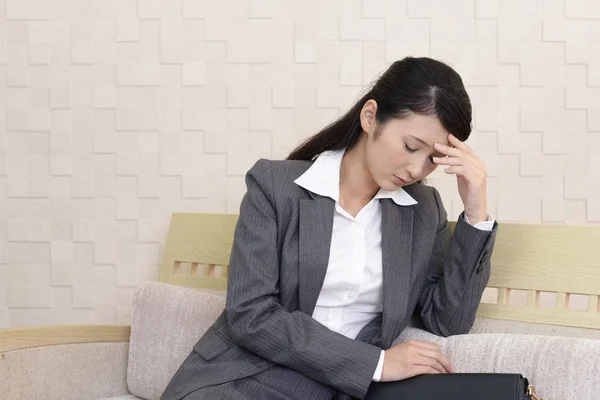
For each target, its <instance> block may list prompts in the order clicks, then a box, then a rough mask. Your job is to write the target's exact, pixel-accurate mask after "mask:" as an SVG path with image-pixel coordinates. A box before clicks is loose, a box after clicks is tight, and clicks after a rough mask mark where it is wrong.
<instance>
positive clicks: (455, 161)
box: [433, 157, 465, 165]
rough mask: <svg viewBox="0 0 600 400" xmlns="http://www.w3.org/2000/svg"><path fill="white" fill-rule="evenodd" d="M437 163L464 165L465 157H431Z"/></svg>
mask: <svg viewBox="0 0 600 400" xmlns="http://www.w3.org/2000/svg"><path fill="white" fill-rule="evenodd" d="M433 162H434V163H435V164H437V165H464V163H465V159H464V158H460V157H433Z"/></svg>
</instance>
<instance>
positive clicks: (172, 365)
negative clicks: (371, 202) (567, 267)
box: [0, 282, 600, 400]
mask: <svg viewBox="0 0 600 400" xmlns="http://www.w3.org/2000/svg"><path fill="white" fill-rule="evenodd" d="M223 294H224V292H222V291H216V290H197V289H191V288H186V287H180V286H176V285H173V284H168V283H161V282H146V283H144V284H142V285H140V286H139V287H138V288H137V290H136V293H135V295H134V299H133V313H132V325H131V332H130V337H129V341H120V342H119V341H114V342H98V343H92V342H88V343H77V344H58V345H47V346H37V347H30V348H23V349H18V350H12V351H2V352H1V353H0V399H2V400H17V399H18V400H33V399H36V400H37V399H44V400H53V399H56V400H58V399H60V400H71V399H73V400H75V399H77V400H84V399H90V400H92V399H93V400H99V399H103V400H107V399H111V400H133V399H146V400H157V399H159V398H160V395H161V393H162V391H163V390H164V388H165V387H166V385H167V383H168V382H169V380H170V378H171V376H172V375H173V374H174V373H175V371H176V370H177V368H178V367H179V366H180V365H181V363H182V362H183V360H184V359H185V357H186V356H187V355H188V354H189V352H190V351H191V350H192V347H193V345H194V344H195V343H196V341H197V340H198V338H199V337H200V336H201V335H202V334H203V333H204V331H205V330H206V329H208V327H209V326H210V325H211V324H212V322H213V321H214V320H215V319H216V318H217V316H218V315H219V314H220V313H221V312H222V310H223V308H224V305H225V296H224V295H223ZM492 331H494V332H492ZM517 331H518V332H520V333H514V332H517ZM541 331H542V332H544V334H543V335H540V334H539V333H540V332H541ZM505 332H512V333H505ZM533 332H536V333H537V334H532V333H533ZM1 337H2V333H0V338H1ZM599 339H600V331H598V330H593V329H581V328H567V327H561V326H540V325H536V324H526V323H518V322H514V321H494V320H485V319H480V318H478V320H477V322H476V324H475V326H474V328H473V330H472V331H471V333H469V334H468V335H460V336H453V337H449V338H442V337H438V336H435V335H432V334H430V333H428V332H425V331H422V330H419V329H416V328H407V329H406V330H405V331H404V332H403V333H402V335H401V336H400V337H399V338H398V339H397V341H396V342H401V341H406V340H422V341H428V342H433V343H437V344H439V345H440V347H441V348H442V350H443V352H444V353H445V354H446V355H447V356H448V357H449V358H450V359H451V360H452V361H453V363H454V364H455V366H456V368H457V370H458V372H514V373H521V374H523V375H525V376H526V377H528V378H529V379H530V380H531V382H532V383H533V384H534V385H535V386H536V388H537V391H538V394H539V395H541V396H543V397H545V398H547V399H549V400H567V399H590V400H591V399H595V398H596V397H595V395H596V394H597V393H600V340H599ZM1 343H2V340H1V339H0V344H1ZM199 379H201V377H199Z"/></svg>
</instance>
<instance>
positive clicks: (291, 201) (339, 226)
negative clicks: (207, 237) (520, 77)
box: [161, 58, 497, 400]
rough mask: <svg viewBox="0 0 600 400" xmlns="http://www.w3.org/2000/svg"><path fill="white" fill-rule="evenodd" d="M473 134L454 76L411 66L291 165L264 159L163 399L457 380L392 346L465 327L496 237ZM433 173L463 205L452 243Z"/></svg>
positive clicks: (430, 348) (282, 398)
mask: <svg viewBox="0 0 600 400" xmlns="http://www.w3.org/2000/svg"><path fill="white" fill-rule="evenodd" d="M470 133H471V104H470V101H469V97H468V95H467V93H466V91H465V88H464V85H463V83H462V80H461V78H460V76H459V75H458V74H457V73H456V72H455V71H454V70H453V69H452V68H450V67H449V66H447V65H446V64H443V63H441V62H439V61H436V60H432V59H429V58H405V59H403V60H400V61H397V62H395V63H394V64H392V65H391V66H390V67H389V69H388V70H387V71H386V72H385V73H384V74H383V75H382V76H381V78H380V79H379V80H378V81H377V82H376V83H375V85H374V86H373V88H372V89H371V90H370V91H369V93H367V94H366V95H365V96H364V97H363V98H362V99H361V100H360V101H359V102H358V103H357V104H356V105H355V106H354V107H352V108H351V109H350V111H348V113H347V114H345V115H344V116H343V117H341V118H340V119H339V120H338V121H336V122H334V123H333V124H331V125H330V126H328V127H326V128H325V129H323V130H322V131H321V132H320V133H318V134H316V135H315V136H313V137H312V138H310V139H308V140H307V141H306V142H305V143H304V144H302V145H301V146H300V147H299V148H297V149H296V150H294V151H293V152H292V153H291V154H290V156H289V158H288V159H287V160H284V161H268V160H259V161H258V162H257V163H256V164H255V165H254V166H253V167H252V169H251V170H250V171H249V172H248V174H247V177H246V183H247V187H248V190H247V193H246V195H245V197H244V199H243V201H242V204H241V209H240V216H239V222H238V224H237V227H236V230H235V237H234V243H233V249H232V254H231V260H230V264H229V283H228V291H227V305H226V309H225V310H224V312H223V314H222V315H221V316H220V317H219V318H218V319H217V321H216V322H215V323H214V325H213V326H212V327H211V328H210V329H209V330H208V331H207V332H206V334H205V335H204V336H202V338H200V340H199V341H198V343H197V344H196V345H195V346H194V350H193V351H192V352H191V354H190V355H189V356H188V358H187V359H186V360H185V361H184V363H183V365H182V366H181V367H180V368H179V370H178V371H177V372H176V374H175V376H174V377H173V379H172V380H171V382H170V383H169V385H168V387H167V388H166V390H165V392H164V393H163V395H162V397H161V399H162V400H175V399H185V400H205V399H206V400H209V399H210V400H213V399H231V400H243V399H257V400H290V399H294V400H326V399H333V398H335V399H347V398H351V397H354V398H363V397H364V395H365V393H366V392H367V389H368V388H369V385H370V384H371V383H372V382H377V381H393V380H401V379H407V378H409V377H412V376H415V375H419V374H435V373H449V372H453V368H452V365H451V363H450V361H449V360H448V359H447V358H446V357H445V356H444V355H443V354H442V353H441V352H440V349H439V348H438V347H437V346H435V345H432V344H428V343H419V342H407V343H401V344H399V345H396V346H394V347H391V345H392V342H393V341H394V339H395V338H396V337H397V336H398V335H399V334H400V333H401V332H402V331H403V330H404V328H405V327H406V326H407V325H408V324H409V322H410V321H411V317H413V316H416V317H417V320H418V322H419V323H420V324H422V326H423V327H424V328H425V329H427V330H428V331H430V332H433V333H435V334H437V335H443V336H449V335H455V334H461V333H466V332H467V331H469V329H470V328H471V326H472V324H473V321H474V318H475V312H476V310H477V307H478V304H479V302H480V299H481V296H482V293H483V290H484V288H485V286H486V284H487V282H488V279H489V274H490V262H489V260H490V256H491V253H492V247H493V243H494V237H495V234H496V230H497V224H496V222H495V221H493V220H492V219H491V218H490V217H489V216H488V213H487V207H486V167H485V164H484V162H483V161H482V160H481V158H479V157H478V156H477V154H475V153H474V152H473V150H472V149H470V148H469V147H468V146H467V145H466V144H464V143H463V142H464V141H465V140H466V139H467V138H468V137H469V135H470ZM438 165H443V166H445V167H446V169H445V172H446V173H448V174H452V175H455V176H456V178H457V184H458V190H459V192H460V196H461V199H462V201H463V203H464V212H463V213H461V215H460V216H459V217H458V221H457V225H456V227H455V230H454V233H453V235H451V233H450V230H449V226H448V221H447V216H446V211H445V210H444V207H443V204H442V201H441V199H440V195H439V193H438V191H437V190H436V189H434V188H432V187H430V186H426V185H424V184H422V183H421V180H422V179H423V178H425V177H426V176H427V175H429V174H431V173H432V172H433V171H434V170H435V169H436V167H437V166H438Z"/></svg>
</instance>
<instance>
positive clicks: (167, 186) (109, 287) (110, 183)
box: [0, 0, 600, 328]
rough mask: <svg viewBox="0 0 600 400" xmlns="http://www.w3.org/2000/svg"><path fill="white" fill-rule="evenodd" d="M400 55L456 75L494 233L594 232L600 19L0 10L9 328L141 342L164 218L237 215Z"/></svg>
mask: <svg viewBox="0 0 600 400" xmlns="http://www.w3.org/2000/svg"><path fill="white" fill-rule="evenodd" d="M342 4H343V8H342ZM407 54H412V55H426V56H432V57H435V58H439V59H442V60H444V61H446V62H448V63H450V64H452V65H453V66H455V68H456V69H457V70H458V71H459V72H460V73H461V75H462V76H463V78H464V80H465V82H466V84H467V86H468V90H469V93H470V95H471V97H472V101H473V103H474V128H475V133H474V134H473V137H472V139H471V140H469V144H471V146H472V147H473V148H475V149H476V150H477V151H478V152H479V153H480V154H481V155H482V156H483V157H484V158H485V159H486V160H487V162H488V166H489V208H490V212H491V213H492V214H494V216H496V217H497V218H498V219H499V220H500V221H504V222H509V221H520V222H531V223H559V224H560V223H566V224H577V225H579V224H600V179H599V178H598V176H599V175H600V2H598V1H597V0H567V1H565V0H545V1H542V0H527V1H523V0H514V1H506V0H501V1H500V0H495V1H494V0H481V1H473V0H471V1H463V0H429V1H426V0H405V1H402V0H365V1H357V0H345V1H343V2H342V1H323V0H318V1H317V0H311V1H306V0H305V1H292V0H289V1H283V0H281V1H274V0H259V1H254V0H251V1H248V0H246V1H244V0H230V1H225V0H223V1H220V0H219V1H214V0H211V1H205V0H181V1H174V0H139V1H138V0H96V1H92V0H52V1H50V0H0V81H1V82H2V84H1V87H0V103H1V108H2V110H3V111H4V112H2V113H0V328H6V327H18V326H25V325H39V324H63V323H76V324H78V323H128V322H129V318H130V304H131V296H132V293H133V290H134V288H135V287H136V286H137V285H138V284H139V283H141V282H143V281H146V280H155V279H157V277H158V264H159V262H160V259H161V251H162V247H161V243H162V242H163V241H164V239H165V235H166V230H167V226H168V218H169V215H170V213H171V212H173V211H197V212H219V213H221V212H229V213H236V212H237V210H238V206H239V202H240V199H241V197H242V195H243V193H244V190H245V186H244V181H243V179H244V178H243V176H244V173H245V172H246V170H247V169H248V168H249V167H250V166H251V165H252V164H253V163H254V161H255V160H256V159H257V158H259V157H273V158H281V157H283V156H285V155H286V153H287V152H289V151H290V150H291V149H292V148H293V147H294V146H295V145H296V144H297V143H298V142H299V141H300V140H301V139H303V138H305V137H307V136H308V135H310V134H311V133H314V132H315V130H317V129H318V128H319V127H321V126H323V125H325V124H326V123H328V122H330V121H332V120H333V119H334V118H335V117H336V116H338V115H339V113H340V112H341V111H343V110H345V108H346V107H348V106H349V105H350V104H351V103H352V102H353V100H354V99H355V98H356V97H357V95H358V93H359V92H360V90H361V88H362V87H363V85H365V84H367V83H368V82H369V81H370V80H371V79H372V78H373V77H375V76H376V74H377V73H379V72H380V71H382V70H383V69H385V67H386V66H387V65H389V64H390V63H391V62H392V61H394V60H396V59H398V58H402V57H404V56H405V55H407ZM431 181H432V183H434V184H435V185H436V186H437V187H438V188H440V190H441V191H442V194H443V196H444V202H445V204H446V206H447V208H448V211H449V213H450V215H451V217H452V218H454V219H455V218H456V216H457V215H458V213H459V212H460V211H461V203H460V199H459V197H458V194H457V191H456V188H455V182H454V180H453V179H452V178H451V177H446V176H441V175H440V174H439V173H436V174H435V175H434V176H433V177H432V179H431Z"/></svg>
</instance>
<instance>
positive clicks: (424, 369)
mask: <svg viewBox="0 0 600 400" xmlns="http://www.w3.org/2000/svg"><path fill="white" fill-rule="evenodd" d="M384 354H385V358H384V359H383V371H382V373H381V381H382V382H391V381H401V380H404V379H408V378H412V377H413V376H417V375H424V374H445V373H448V372H451V373H453V372H454V367H453V366H452V363H450V360H448V359H447V358H446V356H444V355H443V354H442V351H441V350H440V347H439V346H438V345H436V344H433V343H425V342H417V341H414V340H411V341H408V342H405V343H400V344H398V345H396V346H394V347H392V348H391V349H389V350H386V351H385V353H384Z"/></svg>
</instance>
